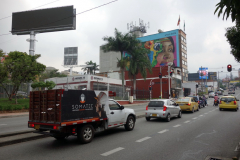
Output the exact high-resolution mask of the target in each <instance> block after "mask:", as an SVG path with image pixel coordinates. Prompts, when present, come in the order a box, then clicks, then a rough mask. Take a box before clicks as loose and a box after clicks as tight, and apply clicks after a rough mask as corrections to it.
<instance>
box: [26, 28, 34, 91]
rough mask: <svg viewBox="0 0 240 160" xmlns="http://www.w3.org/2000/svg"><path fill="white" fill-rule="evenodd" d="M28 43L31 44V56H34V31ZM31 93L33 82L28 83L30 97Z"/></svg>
mask: <svg viewBox="0 0 240 160" xmlns="http://www.w3.org/2000/svg"><path fill="white" fill-rule="evenodd" d="M27 41H28V42H29V43H30V45H29V55H31V56H34V52H35V41H36V40H35V33H34V31H31V32H30V39H27ZM30 91H32V88H31V82H28V91H27V92H28V95H29V94H30Z"/></svg>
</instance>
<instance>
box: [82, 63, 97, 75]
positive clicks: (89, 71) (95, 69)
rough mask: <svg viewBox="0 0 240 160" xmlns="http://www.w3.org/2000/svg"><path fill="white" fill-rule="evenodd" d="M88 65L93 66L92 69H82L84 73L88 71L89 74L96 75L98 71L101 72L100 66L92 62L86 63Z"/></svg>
mask: <svg viewBox="0 0 240 160" xmlns="http://www.w3.org/2000/svg"><path fill="white" fill-rule="evenodd" d="M85 64H86V65H93V66H92V67H85V68H82V70H83V71H86V72H87V74H96V71H97V70H99V68H98V67H99V65H97V64H96V63H93V62H92V61H89V62H85Z"/></svg>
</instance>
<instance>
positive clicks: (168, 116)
mask: <svg viewBox="0 0 240 160" xmlns="http://www.w3.org/2000/svg"><path fill="white" fill-rule="evenodd" d="M166 121H167V122H170V121H171V117H170V114H168V115H167V117H166Z"/></svg>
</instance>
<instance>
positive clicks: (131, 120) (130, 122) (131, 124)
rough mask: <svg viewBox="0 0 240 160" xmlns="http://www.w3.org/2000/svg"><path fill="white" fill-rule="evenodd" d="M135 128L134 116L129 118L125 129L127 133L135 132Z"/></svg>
mask: <svg viewBox="0 0 240 160" xmlns="http://www.w3.org/2000/svg"><path fill="white" fill-rule="evenodd" d="M134 126H135V119H134V118H133V116H128V118H127V122H126V124H125V125H124V127H125V129H126V130H127V131H131V130H133V128H134Z"/></svg>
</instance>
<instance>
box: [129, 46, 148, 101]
mask: <svg viewBox="0 0 240 160" xmlns="http://www.w3.org/2000/svg"><path fill="white" fill-rule="evenodd" d="M148 52H149V51H148V50H147V49H145V48H142V47H141V46H137V47H136V48H135V49H134V50H133V51H131V52H130V53H129V54H130V55H131V56H130V57H129V61H130V65H129V72H128V76H129V77H130V78H131V79H132V81H133V98H134V99H136V75H137V74H138V73H139V72H140V73H141V75H142V77H143V78H144V80H146V76H147V70H148V71H149V72H150V73H152V67H151V63H150V61H149V59H148V56H147V53H148Z"/></svg>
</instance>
